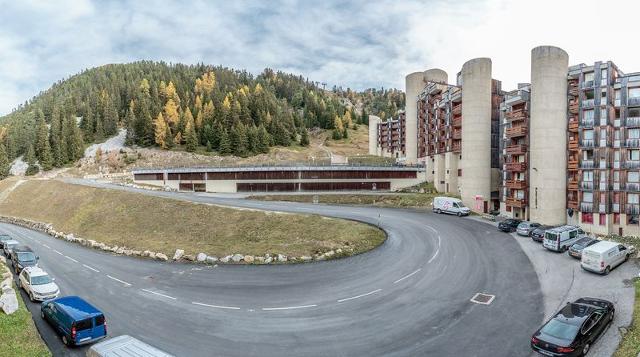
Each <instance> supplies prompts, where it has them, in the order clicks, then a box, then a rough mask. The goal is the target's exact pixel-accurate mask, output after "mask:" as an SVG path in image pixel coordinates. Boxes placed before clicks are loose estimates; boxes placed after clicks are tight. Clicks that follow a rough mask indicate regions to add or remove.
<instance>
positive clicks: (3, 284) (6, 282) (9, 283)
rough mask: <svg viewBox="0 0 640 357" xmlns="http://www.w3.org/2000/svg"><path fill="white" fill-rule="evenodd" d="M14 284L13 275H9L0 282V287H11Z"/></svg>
mask: <svg viewBox="0 0 640 357" xmlns="http://www.w3.org/2000/svg"><path fill="white" fill-rule="evenodd" d="M12 284H13V277H11V276H9V277H8V278H6V279H4V280H3V281H2V282H1V283H0V289H2V288H4V287H7V286H8V287H11V286H12Z"/></svg>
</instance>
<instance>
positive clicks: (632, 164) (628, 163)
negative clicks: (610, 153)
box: [623, 161, 640, 169]
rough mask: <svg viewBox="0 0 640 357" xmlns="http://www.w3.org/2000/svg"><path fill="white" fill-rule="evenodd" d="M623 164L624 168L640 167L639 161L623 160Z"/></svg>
mask: <svg viewBox="0 0 640 357" xmlns="http://www.w3.org/2000/svg"><path fill="white" fill-rule="evenodd" d="M623 166H624V168H625V169H637V168H640V161H625V162H624V165H623Z"/></svg>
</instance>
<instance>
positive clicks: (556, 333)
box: [540, 319, 578, 341]
mask: <svg viewBox="0 0 640 357" xmlns="http://www.w3.org/2000/svg"><path fill="white" fill-rule="evenodd" d="M540 332H542V333H544V334H545V335H549V336H552V337H555V338H559V339H561V340H569V341H572V340H573V339H574V338H575V337H576V334H577V333H578V326H575V325H571V324H567V323H564V322H562V321H559V320H557V319H553V320H551V321H549V322H548V323H547V324H546V325H544V327H543V328H542V329H541V330H540Z"/></svg>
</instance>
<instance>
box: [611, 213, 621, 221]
mask: <svg viewBox="0 0 640 357" xmlns="http://www.w3.org/2000/svg"><path fill="white" fill-rule="evenodd" d="M613 224H620V213H614V214H613Z"/></svg>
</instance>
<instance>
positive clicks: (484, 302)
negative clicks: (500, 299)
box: [470, 293, 496, 305]
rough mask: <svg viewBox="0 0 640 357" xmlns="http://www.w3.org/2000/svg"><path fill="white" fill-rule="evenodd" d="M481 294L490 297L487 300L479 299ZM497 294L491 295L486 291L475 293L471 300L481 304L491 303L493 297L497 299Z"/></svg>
mask: <svg viewBox="0 0 640 357" xmlns="http://www.w3.org/2000/svg"><path fill="white" fill-rule="evenodd" d="M481 296H484V297H489V299H488V300H487V301H480V300H478V298H480V297H481ZM495 298H496V296H495V295H491V294H485V293H477V294H475V295H473V297H472V298H471V299H470V301H471V302H474V303H476V304H480V305H489V304H491V303H492V302H493V299H495Z"/></svg>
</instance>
